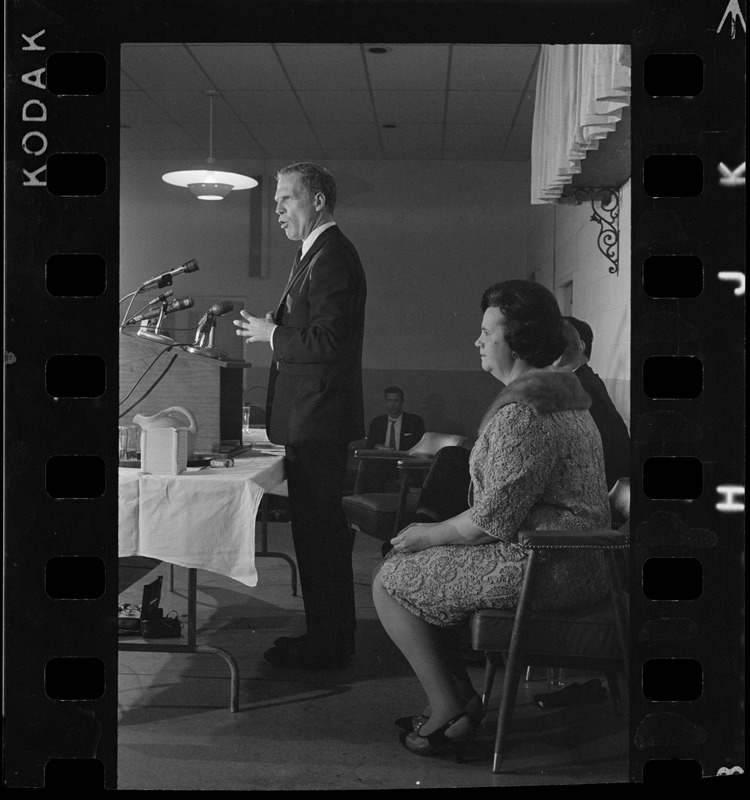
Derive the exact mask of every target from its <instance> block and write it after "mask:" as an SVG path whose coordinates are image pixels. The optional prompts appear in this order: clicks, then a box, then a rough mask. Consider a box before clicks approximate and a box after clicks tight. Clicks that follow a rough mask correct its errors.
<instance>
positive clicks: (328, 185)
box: [276, 161, 336, 213]
mask: <svg viewBox="0 0 750 800" xmlns="http://www.w3.org/2000/svg"><path fill="white" fill-rule="evenodd" d="M292 172H297V173H299V175H300V181H301V183H302V188H303V189H305V190H306V191H307V192H309V194H310V197H315V195H316V194H318V192H321V193H322V194H323V195H324V196H325V199H326V207H327V208H328V210H329V211H330V212H331V213H333V209H334V208H335V207H336V181H335V180H334V178H333V175H331V173H330V172H329V171H328V170H327V169H326V168H325V167H321V166H320V165H319V164H311V163H310V162H309V161H298V162H297V163H296V164H289V166H287V167H283V168H282V169H280V170H279V171H278V173H277V174H276V179H277V180H278V178H279V176H280V175H289V174H290V173H292Z"/></svg>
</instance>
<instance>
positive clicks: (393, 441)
mask: <svg viewBox="0 0 750 800" xmlns="http://www.w3.org/2000/svg"><path fill="white" fill-rule="evenodd" d="M388 422H390V424H391V432H390V434H389V435H388V447H390V448H391V450H395V449H396V420H395V419H389V420H388Z"/></svg>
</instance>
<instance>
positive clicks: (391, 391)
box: [383, 386, 404, 400]
mask: <svg viewBox="0 0 750 800" xmlns="http://www.w3.org/2000/svg"><path fill="white" fill-rule="evenodd" d="M383 394H384V395H385V394H397V395H398V396H399V397H400V398H401V399H402V400H403V399H404V390H403V389H402V388H401V387H400V386H388V387H387V388H386V390H385V391H384V392H383Z"/></svg>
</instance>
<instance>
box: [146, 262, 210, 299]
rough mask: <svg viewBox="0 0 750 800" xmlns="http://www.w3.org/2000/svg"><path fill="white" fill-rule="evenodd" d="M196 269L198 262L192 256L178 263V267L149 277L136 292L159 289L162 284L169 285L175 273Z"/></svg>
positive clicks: (180, 273) (194, 270)
mask: <svg viewBox="0 0 750 800" xmlns="http://www.w3.org/2000/svg"><path fill="white" fill-rule="evenodd" d="M197 270H198V262H197V261H196V260H195V259H194V258H191V259H190V261H186V262H185V263H184V264H180V266H179V267H175V268H174V269H170V270H169V272H162V274H161V275H158V276H157V277H156V278H150V279H149V280H147V281H146V282H145V283H142V284H141V287H140V288H139V289H138V292H139V293H140V292H146V291H148V290H149V289H161V288H162V287H164V286H171V285H172V278H174V277H175V276H176V275H182V273H183V272H196V271H197Z"/></svg>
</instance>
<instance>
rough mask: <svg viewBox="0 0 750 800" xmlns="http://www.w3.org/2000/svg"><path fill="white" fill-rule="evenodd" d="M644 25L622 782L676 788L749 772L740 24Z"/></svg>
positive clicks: (636, 106) (637, 37) (638, 49)
mask: <svg viewBox="0 0 750 800" xmlns="http://www.w3.org/2000/svg"><path fill="white" fill-rule="evenodd" d="M644 11H645V13H644V14H643V16H642V17H640V18H639V19H638V20H636V21H635V27H634V32H633V48H632V66H633V73H632V78H633V109H632V111H633V115H632V122H633V129H634V136H633V143H634V149H633V154H632V157H633V178H632V192H633V230H634V242H633V274H634V276H636V278H635V280H634V285H633V287H632V364H633V367H632V369H633V375H632V383H631V388H632V409H631V410H632V416H631V419H632V420H633V422H632V429H631V436H632V442H633V461H632V472H631V474H632V475H633V476H641V480H640V481H639V480H636V481H635V482H634V489H635V490H634V492H633V495H632V508H631V520H632V526H631V534H632V550H631V579H632V581H633V582H632V586H631V590H632V591H631V604H630V608H631V618H630V626H631V628H630V635H631V650H632V653H633V659H632V661H631V669H632V670H633V673H634V674H633V675H632V676H631V687H632V690H633V692H632V695H631V734H632V739H631V770H632V773H633V776H634V778H636V779H637V778H638V776H640V775H641V774H642V775H643V777H644V780H646V781H648V780H649V779H652V780H655V779H658V778H662V779H664V780H670V781H673V780H674V779H676V778H688V777H693V778H698V777H700V776H709V775H717V774H724V773H725V772H731V771H733V770H742V769H743V768H744V761H743V758H744V756H743V755H742V754H743V752H744V750H743V746H742V741H743V722H742V719H743V701H742V698H743V695H744V681H743V675H744V663H743V639H742V631H743V624H742V622H741V620H742V619H743V616H744V596H743V589H742V586H743V580H744V576H743V553H744V537H743V529H744V491H745V490H744V447H743V445H742V443H741V442H742V439H743V435H742V431H743V427H744V424H743V419H744V410H743V409H744V292H745V275H744V233H743V231H744V227H743V219H744V213H745V212H744V204H745V202H744V201H745V192H744V184H745V179H744V170H745V165H744V150H743V148H744V135H745V134H744V122H743V120H744V95H743V88H742V85H743V83H744V67H743V63H744V36H743V31H744V18H743V16H742V10H741V9H740V7H739V5H738V4H737V3H736V2H730V3H728V4H725V3H703V4H680V5H679V7H678V5H676V4H666V3H665V4H651V6H650V7H649V6H648V4H647V5H646V6H644ZM738 37H739V38H738ZM638 483H640V486H638ZM638 672H640V678H641V681H640V683H641V686H640V687H639V686H638V683H639V681H638V680H637V678H638V677H639V676H638ZM639 688H640V689H641V691H638V689H639Z"/></svg>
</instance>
